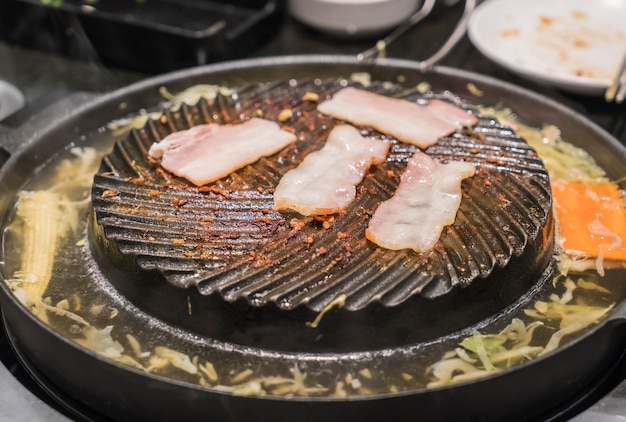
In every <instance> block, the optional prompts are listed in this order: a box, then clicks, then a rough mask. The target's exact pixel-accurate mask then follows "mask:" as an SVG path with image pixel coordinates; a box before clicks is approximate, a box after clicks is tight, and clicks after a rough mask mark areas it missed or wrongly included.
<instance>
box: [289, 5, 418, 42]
mask: <svg viewBox="0 0 626 422" xmlns="http://www.w3.org/2000/svg"><path fill="white" fill-rule="evenodd" d="M420 3H421V0H289V3H288V8H289V13H291V15H292V16H293V17H295V18H296V19H297V20H299V21H300V22H302V23H304V24H306V25H308V26H311V27H313V28H316V29H318V30H320V31H322V32H326V33H329V34H332V35H340V36H350V37H366V36H373V35H377V34H381V33H383V32H385V31H389V30H391V29H392V28H394V27H396V26H397V25H399V24H400V23H401V22H402V21H404V20H405V19H406V18H408V17H409V16H410V15H411V14H412V13H413V12H415V10H416V9H417V6H418V5H419V4H420Z"/></svg>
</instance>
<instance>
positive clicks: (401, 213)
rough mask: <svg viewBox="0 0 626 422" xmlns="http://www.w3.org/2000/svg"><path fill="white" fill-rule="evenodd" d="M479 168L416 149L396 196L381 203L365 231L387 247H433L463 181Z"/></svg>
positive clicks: (422, 249)
mask: <svg viewBox="0 0 626 422" xmlns="http://www.w3.org/2000/svg"><path fill="white" fill-rule="evenodd" d="M475 171H476V169H475V167H474V165H472V164H470V163H466V162H463V161H453V162H449V163H447V164H441V163H438V162H436V161H434V160H433V159H432V158H430V157H429V156H428V155H426V154H424V153H423V152H420V151H416V152H415V153H414V154H413V156H412V157H411V160H410V161H409V163H408V165H407V168H406V170H405V171H404V173H403V174H402V177H401V179H400V184H399V185H398V188H397V189H396V192H395V193H394V195H393V196H392V197H391V198H390V199H388V200H387V201H385V202H383V203H381V204H380V206H379V207H378V208H377V209H376V211H375V212H374V215H373V216H372V219H371V220H370V222H369V225H368V227H367V229H366V231H365V234H366V236H367V238H368V239H369V240H371V241H372V242H374V243H376V244H377V245H379V246H382V247H383V248H386V249H392V250H400V249H413V250H414V251H416V252H425V251H428V250H430V249H432V248H433V247H434V246H435V244H436V243H437V240H439V236H440V235H441V231H442V230H443V227H444V226H446V225H449V224H452V223H453V222H454V220H455V218H456V213H457V210H458V208H459V205H460V204H461V195H462V193H461V181H462V180H463V179H465V178H468V177H471V176H473V175H474V172H475Z"/></svg>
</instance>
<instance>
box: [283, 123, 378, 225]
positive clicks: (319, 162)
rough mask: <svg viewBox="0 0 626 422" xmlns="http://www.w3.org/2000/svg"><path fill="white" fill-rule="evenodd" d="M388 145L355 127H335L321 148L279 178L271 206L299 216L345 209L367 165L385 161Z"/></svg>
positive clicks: (353, 195) (367, 167)
mask: <svg viewBox="0 0 626 422" xmlns="http://www.w3.org/2000/svg"><path fill="white" fill-rule="evenodd" d="M389 145H390V144H389V143H388V142H382V141H377V140H374V139H368V138H364V137H363V136H361V134H360V133H359V131H358V130H357V129H356V128H355V127H354V126H350V125H340V126H337V127H335V128H334V129H333V130H332V131H331V132H330V134H329V136H328V139H327V141H326V144H325V145H324V147H323V148H322V149H321V150H319V151H315V152H312V153H311V154H309V155H307V156H306V157H305V159H304V160H303V161H302V163H300V165H298V167H296V168H295V169H293V170H290V171H288V172H287V173H286V174H285V175H284V176H283V177H282V179H281V180H280V182H279V183H278V186H277V187H276V190H275V191H274V209H276V210H287V209H289V210H294V211H297V212H299V213H300V214H302V215H320V214H332V213H336V212H339V211H341V210H343V209H345V208H346V207H347V206H348V204H350V202H352V200H354V197H355V195H356V185H357V184H359V183H360V182H361V180H363V176H364V175H365V172H366V171H367V170H368V169H369V167H370V166H371V165H372V164H380V163H382V162H384V161H385V159H386V158H387V153H388V152H389Z"/></svg>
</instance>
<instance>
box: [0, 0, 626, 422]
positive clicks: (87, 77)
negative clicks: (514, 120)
mask: <svg viewBox="0 0 626 422" xmlns="http://www.w3.org/2000/svg"><path fill="white" fill-rule="evenodd" d="M461 10H462V5H461V4H457V5H455V6H451V7H448V6H443V5H442V6H438V7H437V8H436V9H435V10H434V12H433V13H432V14H431V15H430V16H429V17H428V18H427V19H426V20H425V21H424V22H422V23H420V24H419V25H418V26H417V27H415V28H413V29H412V30H410V31H409V32H407V33H406V34H404V35H403V36H402V37H401V38H400V39H398V40H397V41H396V42H395V43H393V44H392V45H390V46H388V48H387V56H388V57H397V58H404V59H410V60H421V59H424V58H426V57H428V56H429V55H430V54H432V53H433V52H434V51H435V50H436V49H437V48H438V47H439V45H440V44H441V43H442V40H444V39H445V37H446V36H447V34H449V33H450V31H451V30H452V28H453V27H454V25H455V22H456V20H457V19H458V17H459V16H460V14H461ZM375 42H376V39H369V40H354V39H337V38H335V37H331V36H328V35H324V34H320V33H318V32H316V31H314V30H312V29H309V28H307V27H305V26H303V25H301V24H300V23H298V22H296V21H294V20H293V19H291V18H290V17H289V16H287V15H285V19H284V21H283V24H282V26H281V28H280V30H279V31H278V32H277V34H276V35H275V36H273V37H272V38H270V39H269V40H268V41H267V42H266V43H264V44H263V45H262V46H261V47H260V48H258V49H257V50H255V51H254V52H253V53H252V56H253V57H263V56H277V55H291V54H348V55H356V54H358V53H359V52H361V51H363V50H365V49H367V48H369V47H371V46H372V45H373V44H374V43H375ZM441 65H445V66H449V67H455V68H461V69H465V70H469V71H473V72H477V73H481V74H486V75H490V76H493V77H496V78H498V79H502V80H505V81H508V82H512V83H515V84H518V85H520V86H522V87H525V88H528V89H530V90H532V91H535V92H538V93H540V94H543V95H545V96H547V97H549V98H551V99H553V100H556V101H558V102H561V103H563V104H565V105H566V106H568V107H570V108H572V109H574V110H575V111H578V112H580V113H581V114H583V115H584V116H587V117H588V118H589V119H591V120H592V121H594V122H595V123H597V124H598V125H600V126H601V127H602V128H604V129H605V130H607V131H608V132H609V133H611V134H612V135H613V136H615V137H616V138H617V139H618V140H619V141H620V142H622V143H623V144H625V145H626V104H625V105H616V104H608V103H606V102H605V101H604V100H603V98H600V97H587V96H580V95H574V94H568V93H564V92H560V91H557V90H555V89H553V88H550V87H547V86H541V85H538V84H536V83H534V82H531V81H527V80H524V79H521V78H518V77H517V76H515V75H513V74H512V73H510V72H508V71H506V70H503V69H501V68H500V67H498V66H497V65H495V64H493V63H492V62H490V61H489V60H488V59H486V58H485V57H483V56H482V55H481V54H480V53H479V52H478V51H477V50H476V49H475V48H474V47H473V46H472V44H471V43H470V41H469V40H468V39H467V37H465V38H464V39H463V40H462V41H461V42H460V43H459V44H458V45H457V46H456V47H455V49H454V50H453V51H452V52H451V54H449V55H448V56H447V57H446V58H445V59H444V60H443V61H442V62H441ZM149 76H151V75H148V74H145V73H140V72H135V71H132V70H127V69H121V68H115V67H110V66H106V65H103V64H102V63H99V62H98V61H97V60H92V61H89V62H88V61H83V60H79V59H70V58H68V57H64V56H61V55H58V54H54V53H47V52H43V51H40V50H34V49H29V48H25V47H22V46H18V45H14V44H8V43H6V42H3V41H0V80H5V81H7V82H9V83H11V84H13V85H15V86H16V87H17V88H18V89H20V90H21V91H22V93H23V94H24V97H25V100H26V105H25V107H24V108H23V109H22V110H20V111H19V112H17V113H16V114H14V115H12V116H10V117H9V118H8V119H6V120H4V121H3V122H2V123H0V125H4V126H5V127H8V128H9V129H11V128H17V129H19V128H23V127H24V125H27V124H28V120H29V118H31V116H33V115H34V114H36V113H37V112H38V111H40V110H42V109H45V108H46V107H50V106H53V105H54V104H55V102H57V101H59V100H60V99H62V98H63V97H66V96H69V95H71V94H73V93H75V92H93V93H106V92H110V91H112V90H115V89H116V88H120V87H123V86H126V85H128V84H130V83H132V82H135V81H138V80H141V79H144V78H147V77H149ZM3 370H4V368H2V367H0V386H2V385H5V384H7V385H6V387H7V388H17V387H15V385H14V383H13V382H12V381H11V380H7V374H8V373H5V372H4V371H3ZM3 377H4V378H3ZM3 383H4V384H3ZM7 388H5V387H3V388H2V390H3V391H5V392H6V391H7ZM625 390H626V386H620V387H618V388H617V389H616V390H614V392H613V393H612V394H610V395H608V396H606V397H605V398H604V399H602V400H601V401H600V402H599V403H597V404H596V405H595V406H594V407H592V408H591V409H589V410H588V411H587V412H585V413H584V414H583V415H581V416H580V420H581V421H582V420H585V421H617V420H626V392H625ZM18 393H19V392H18ZM18 395H19V394H18ZM3 400H4V405H2V403H3ZM23 400H26V401H27V402H28V403H30V404H31V408H32V409H34V411H36V412H40V413H35V414H34V415H28V414H23V413H22V412H23V410H24V408H23V407H22V406H21V405H20V404H21V403H20V401H23ZM18 406H19V407H20V415H21V416H20V417H19V418H18V417H17V413H11V412H13V410H11V409H18ZM2 409H4V410H2ZM15 411H16V412H17V410H15ZM3 412H4V413H3ZM7 412H8V413H7ZM0 416H2V417H5V418H7V417H8V418H11V419H13V417H14V416H15V417H16V418H17V419H19V420H33V419H29V418H30V417H36V416H41V417H45V418H46V419H47V420H55V418H54V417H52V416H51V414H50V410H49V409H47V408H46V406H40V404H38V403H37V401H36V400H35V399H33V398H26V399H24V398H23V397H22V396H20V397H17V395H14V394H6V393H4V394H0ZM24 417H26V419H25V418H24ZM62 419H63V418H59V420H62Z"/></svg>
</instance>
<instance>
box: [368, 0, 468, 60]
mask: <svg viewBox="0 0 626 422" xmlns="http://www.w3.org/2000/svg"><path fill="white" fill-rule="evenodd" d="M435 3H436V0H425V1H424V3H423V4H422V7H421V8H420V9H419V10H418V11H417V12H415V13H414V14H413V15H411V16H410V17H409V18H408V19H407V20H406V21H404V22H403V23H402V24H401V25H400V26H399V27H397V28H396V29H395V30H394V31H392V32H391V33H390V34H389V35H387V36H386V37H385V38H383V39H382V40H380V41H378V42H377V43H376V45H375V46H373V47H370V48H368V49H367V50H365V51H363V52H362V53H359V54H357V58H358V59H359V60H361V61H374V60H376V58H377V57H379V56H381V54H382V53H383V52H384V49H385V48H386V47H387V46H388V45H389V44H391V43H392V42H394V41H395V40H396V39H398V37H400V36H401V35H402V34H404V33H405V32H406V31H407V30H409V29H410V28H412V27H413V26H415V25H416V24H418V23H419V22H421V21H422V20H423V19H424V18H426V17H427V16H428V15H429V14H430V12H431V11H432V9H433V7H434V5H435ZM475 7H476V0H465V8H464V10H463V14H462V15H461V17H460V18H459V21H458V22H457V24H456V27H455V28H454V30H453V31H452V34H450V36H449V37H448V39H447V40H446V42H445V43H444V44H443V45H442V46H441V47H440V48H439V50H437V51H436V52H435V53H434V54H433V55H432V56H430V57H429V58H427V59H426V60H423V61H421V62H420V65H419V68H420V70H421V71H422V72H426V71H428V70H430V69H431V68H432V67H433V66H434V65H435V64H437V63H438V62H439V61H440V60H442V59H443V58H444V57H445V56H446V55H448V53H449V52H450V51H451V50H452V49H453V48H454V46H455V45H456V44H457V43H458V42H459V41H460V40H461V38H463V36H464V35H465V31H466V30H467V22H468V20H469V16H470V14H471V12H472V11H473V10H474V8H475Z"/></svg>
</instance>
